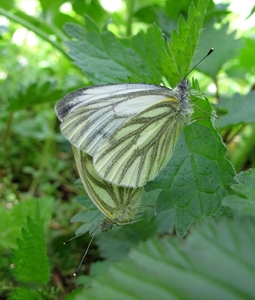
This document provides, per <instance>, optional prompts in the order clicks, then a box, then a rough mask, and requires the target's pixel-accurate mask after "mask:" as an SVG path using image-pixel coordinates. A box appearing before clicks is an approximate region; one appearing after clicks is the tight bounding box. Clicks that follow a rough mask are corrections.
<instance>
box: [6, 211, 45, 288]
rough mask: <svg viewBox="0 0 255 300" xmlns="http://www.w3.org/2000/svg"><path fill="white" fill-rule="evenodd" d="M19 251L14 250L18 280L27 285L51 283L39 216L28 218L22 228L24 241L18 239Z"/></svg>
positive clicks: (14, 273)
mask: <svg viewBox="0 0 255 300" xmlns="http://www.w3.org/2000/svg"><path fill="white" fill-rule="evenodd" d="M17 244H18V249H15V250H13V264H14V266H15V267H14V269H12V273H13V275H14V276H15V278H16V280H18V281H20V282H26V283H36V284H46V283H47V282H48V281H49V276H50V271H49V261H48V257H47V253H46V244H45V240H44V235H43V223H42V221H41V220H40V218H39V217H38V216H37V218H35V219H31V218H30V217H28V218H27V225H26V228H22V239H17Z"/></svg>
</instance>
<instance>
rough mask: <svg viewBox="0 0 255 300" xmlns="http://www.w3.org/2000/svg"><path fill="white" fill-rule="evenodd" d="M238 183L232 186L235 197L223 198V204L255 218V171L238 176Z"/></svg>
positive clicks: (251, 170) (236, 178)
mask: <svg viewBox="0 0 255 300" xmlns="http://www.w3.org/2000/svg"><path fill="white" fill-rule="evenodd" d="M235 180H236V181H237V182H238V183H235V184H233V185H231V188H232V190H233V191H234V192H235V194H234V195H228V196H226V197H224V198H223V200H222V204H223V205H225V206H228V207H230V208H232V209H233V210H235V211H237V212H239V213H242V214H244V215H253V216H255V169H250V170H249V171H245V172H241V173H239V174H238V175H236V177H235Z"/></svg>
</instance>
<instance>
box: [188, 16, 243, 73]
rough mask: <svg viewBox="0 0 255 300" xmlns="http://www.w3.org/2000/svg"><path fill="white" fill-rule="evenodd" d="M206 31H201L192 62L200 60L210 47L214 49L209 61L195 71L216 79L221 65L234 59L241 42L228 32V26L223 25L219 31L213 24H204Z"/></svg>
mask: <svg viewBox="0 0 255 300" xmlns="http://www.w3.org/2000/svg"><path fill="white" fill-rule="evenodd" d="M205 27H206V30H202V32H201V36H200V39H199V44H198V49H199V52H196V55H195V58H194V62H197V61H198V60H199V59H200V58H201V53H202V54H203V53H207V52H208V50H209V49H210V48H212V47H214V48H215V53H214V54H213V57H212V58H211V59H207V60H206V63H205V62H204V63H201V64H199V65H198V66H197V69H198V70H200V71H201V72H203V73H205V74H207V75H208V76H210V77H211V78H216V77H217V74H218V73H219V71H220V70H221V69H222V65H223V64H224V63H226V62H227V61H229V60H230V59H231V58H235V57H236V56H237V55H238V51H239V50H240V48H241V40H240V39H236V38H235V36H236V32H235V31H233V32H229V24H228V23H226V24H224V25H223V26H222V27H221V28H220V29H216V28H215V26H214V22H213V21H211V22H210V23H206V24H205Z"/></svg>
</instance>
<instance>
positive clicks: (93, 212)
mask: <svg viewBox="0 0 255 300" xmlns="http://www.w3.org/2000/svg"><path fill="white" fill-rule="evenodd" d="M76 202H78V203H80V204H81V205H83V206H84V207H85V210H83V211H81V212H79V213H77V214H76V215H74V216H73V217H72V218H71V222H72V223H75V222H82V223H84V224H82V225H81V226H80V227H79V228H78V229H77V230H76V232H75V234H76V235H77V236H78V235H82V234H84V233H86V232H87V231H89V232H90V234H91V235H96V234H98V233H100V232H101V228H100V225H101V224H102V222H103V219H104V218H105V217H104V215H103V214H102V213H101V212H100V210H98V208H97V207H96V206H95V205H94V204H93V202H92V201H91V200H90V199H89V197H88V196H87V195H81V196H79V197H77V198H76Z"/></svg>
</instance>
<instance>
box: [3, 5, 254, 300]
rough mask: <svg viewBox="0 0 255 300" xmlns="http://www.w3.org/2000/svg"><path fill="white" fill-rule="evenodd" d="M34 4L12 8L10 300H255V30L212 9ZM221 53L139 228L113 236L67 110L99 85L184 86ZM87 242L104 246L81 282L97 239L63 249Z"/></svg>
mask: <svg viewBox="0 0 255 300" xmlns="http://www.w3.org/2000/svg"><path fill="white" fill-rule="evenodd" d="M25 2H26V1H25ZM29 3H30V6H26V7H24V6H22V5H24V1H19V0H16V1H14V0H12V1H8V2H7V1H4V0H0V13H1V15H2V16H4V17H5V18H4V17H1V18H0V22H1V26H0V34H1V40H0V53H1V56H0V66H1V72H0V88H1V90H2V93H1V98H0V105H1V110H0V116H1V119H0V129H1V132H3V141H2V143H1V145H0V151H1V154H2V155H1V157H0V166H1V169H0V175H1V182H0V197H1V198H0V219H1V223H0V232H1V233H0V234H1V246H0V254H1V262H0V266H1V268H0V269H1V271H0V281H1V283H2V286H3V288H2V290H1V292H2V294H1V299H155V298H159V299H183V298H186V299H197V298H199V297H200V298H201V297H202V298H206V299H252V298H253V297H254V292H255V291H254V284H253V282H254V280H255V278H254V274H255V265H254V252H255V251H254V250H255V249H254V242H253V236H254V234H255V222H254V221H255V220H254V216H255V210H254V207H255V206H254V199H255V196H254V195H255V192H254V191H255V185H254V182H255V180H254V176H255V175H254V169H252V167H254V165H255V156H254V146H255V142H254V141H255V127H254V116H255V109H254V107H255V105H254V82H253V80H254V75H253V74H254V70H255V61H254V59H253V52H254V51H253V49H254V38H253V31H254V28H253V29H250V30H247V31H246V32H245V33H244V32H242V30H241V29H240V28H236V27H234V22H233V20H234V14H233V12H231V11H230V10H229V8H228V7H227V6H226V5H225V4H224V5H223V4H221V3H220V4H218V5H215V4H214V3H213V1H209V0H207V1H202V0H195V1H193V2H192V1H190V0H182V1H178V3H177V2H176V1H172V0H171V1H156V0H151V1H142V0H136V1H123V2H122V4H123V7H121V8H119V9H116V10H115V11H114V12H110V11H108V10H106V8H104V6H103V5H102V4H101V2H100V1H99V0H92V1H90V3H89V2H88V1H79V0H74V1H64V0H60V1H47V0H40V1H39V0H38V1H35V0H33V1H30V2H29ZM64 3H65V5H63V4H64ZM66 4H69V7H68V6H66ZM33 7H34V11H33V12H31V10H30V9H32V8H33ZM253 13H254V10H252V8H251V14H250V16H249V18H252V17H253ZM84 15H85V17H84ZM162 32H164V33H165V34H166V37H167V39H168V42H169V45H170V48H171V51H170V49H169V47H168V45H167V43H166V42H165V41H164V39H163V38H162ZM211 47H215V51H214V53H213V54H212V55H211V56H210V57H209V58H207V59H206V60H205V61H203V62H202V63H200V64H199V65H198V66H197V67H196V69H195V70H194V71H193V73H192V75H193V74H194V77H195V78H196V80H193V79H192V76H191V75H189V78H190V79H191V81H192V91H191V92H192V93H191V94H192V97H191V98H192V101H193V103H194V106H193V108H194V114H193V117H192V120H191V124H189V125H188V126H187V127H186V128H185V129H184V130H183V132H182V134H181V136H180V138H179V141H178V144H177V146H176V148H175V151H174V154H173V157H172V158H171V160H170V161H169V163H168V164H167V166H166V167H165V168H164V169H163V170H162V172H161V173H160V174H159V175H158V176H157V177H156V179H155V180H154V181H152V182H149V183H148V184H147V185H146V186H145V187H144V191H143V195H142V199H141V207H140V209H139V214H138V216H137V217H136V220H135V221H139V222H134V223H131V224H128V225H125V226H122V227H121V226H115V227H113V228H112V230H109V231H107V232H103V233H101V230H100V226H99V225H100V224H101V223H102V220H103V218H104V216H103V215H102V214H101V213H100V212H99V211H98V210H97V209H96V208H95V206H94V205H93V203H92V202H91V201H90V199H89V198H88V197H87V196H86V195H83V193H84V191H82V190H80V187H81V185H80V183H79V181H78V182H75V181H76V179H77V173H76V170H75V164H74V160H73V158H72V153H71V147H70V145H69V144H68V143H67V142H66V141H65V140H64V138H63V137H62V135H61V134H60V133H59V128H58V127H59V124H58V123H57V121H56V116H55V112H54V105H55V103H56V102H57V101H58V100H59V99H60V98H62V97H63V96H64V95H65V94H67V93H68V92H69V91H72V90H75V89H77V88H79V87H82V86H89V85H92V84H93V85H94V84H104V83H121V82H146V83H154V84H162V83H164V84H165V85H166V86H170V87H174V86H175V85H176V84H177V83H178V82H179V81H180V78H183V77H184V76H185V75H186V74H187V73H188V71H189V70H190V68H191V67H192V66H193V65H195V64H196V63H197V62H198V61H199V60H200V59H201V57H203V56H204V55H205V54H206V53H207V52H208V50H209V49H210V48H211ZM171 52H172V53H171ZM173 58H174V59H173ZM174 60H175V62H174ZM175 64H176V66H175ZM194 89H195V90H196V93H195V92H194ZM197 91H198V92H197ZM199 91H202V92H203V94H204V95H206V96H208V99H206V98H205V97H203V95H201V92H199ZM199 93H200V94H199ZM216 114H217V115H218V116H219V117H218V118H217V119H216V118H215V115H216ZM248 169H249V170H248ZM75 199H76V201H75ZM70 220H71V224H70ZM79 226H80V227H79ZM75 231H76V235H80V234H83V233H84V232H87V231H89V233H90V234H91V235H96V237H95V239H94V240H93V243H92V245H91V248H90V249H89V251H88V255H87V257H86V259H85V262H84V265H83V267H82V268H81V271H80V274H84V275H79V276H78V277H76V278H74V277H73V276H72V273H73V272H74V270H75V268H76V267H77V265H78V263H79V261H80V258H81V256H82V253H83V252H84V250H85V249H86V247H87V245H88V243H89V240H90V237H89V235H84V236H83V237H80V238H78V239H75V240H73V241H72V242H70V243H68V245H66V246H63V242H64V241H65V240H69V239H71V238H72V237H73V236H74V232H75ZM183 237H185V238H183ZM85 268H86V269H85ZM78 285H79V287H77V286H78Z"/></svg>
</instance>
